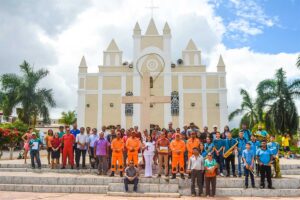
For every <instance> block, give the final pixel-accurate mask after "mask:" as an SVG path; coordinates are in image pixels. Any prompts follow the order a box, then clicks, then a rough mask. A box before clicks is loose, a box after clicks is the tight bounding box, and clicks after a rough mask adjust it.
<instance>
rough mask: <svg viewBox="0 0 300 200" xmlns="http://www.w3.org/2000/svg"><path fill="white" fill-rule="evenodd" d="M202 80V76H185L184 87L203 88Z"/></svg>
mask: <svg viewBox="0 0 300 200" xmlns="http://www.w3.org/2000/svg"><path fill="white" fill-rule="evenodd" d="M201 85H202V82H201V77H200V76H184V77H183V89H201V87H202V86H201Z"/></svg>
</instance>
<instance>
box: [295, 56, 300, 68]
mask: <svg viewBox="0 0 300 200" xmlns="http://www.w3.org/2000/svg"><path fill="white" fill-rule="evenodd" d="M296 66H297V67H298V68H299V69H300V55H298V60H297V63H296Z"/></svg>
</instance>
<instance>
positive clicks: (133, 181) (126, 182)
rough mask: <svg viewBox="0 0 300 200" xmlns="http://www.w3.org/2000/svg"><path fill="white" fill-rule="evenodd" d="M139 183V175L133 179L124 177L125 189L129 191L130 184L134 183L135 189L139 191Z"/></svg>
mask: <svg viewBox="0 0 300 200" xmlns="http://www.w3.org/2000/svg"><path fill="white" fill-rule="evenodd" d="M138 183H139V179H138V178H137V177H136V178H135V179H133V180H132V181H129V180H128V178H124V185H125V191H126V192H128V184H134V186H133V191H135V192H137V185H138Z"/></svg>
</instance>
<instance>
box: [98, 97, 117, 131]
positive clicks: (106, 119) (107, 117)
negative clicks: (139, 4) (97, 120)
mask: <svg viewBox="0 0 300 200" xmlns="http://www.w3.org/2000/svg"><path fill="white" fill-rule="evenodd" d="M110 103H113V104H114V107H110ZM102 124H103V125H106V126H108V125H117V124H121V95H119V94H104V95H103V97H102Z"/></svg>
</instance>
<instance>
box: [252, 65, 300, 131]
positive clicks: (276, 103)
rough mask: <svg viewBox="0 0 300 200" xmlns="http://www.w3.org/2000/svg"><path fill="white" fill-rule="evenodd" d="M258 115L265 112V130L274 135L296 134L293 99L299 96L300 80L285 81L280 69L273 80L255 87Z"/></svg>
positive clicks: (295, 115)
mask: <svg viewBox="0 0 300 200" xmlns="http://www.w3.org/2000/svg"><path fill="white" fill-rule="evenodd" d="M257 93H258V108H259V115H260V116H262V113H264V112H265V123H266V128H267V129H274V131H275V132H276V133H281V134H283V133H285V132H287V131H288V132H291V133H296V131H297V128H298V112H297V108H296V105H295V102H294V99H295V98H297V97H299V96H300V79H295V80H293V81H292V82H291V83H290V82H288V81H287V77H286V73H285V71H284V70H283V69H282V68H280V69H278V70H277V71H276V74H275V77H274V78H273V79H266V80H263V81H261V82H260V83H259V84H258V86H257Z"/></svg>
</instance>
